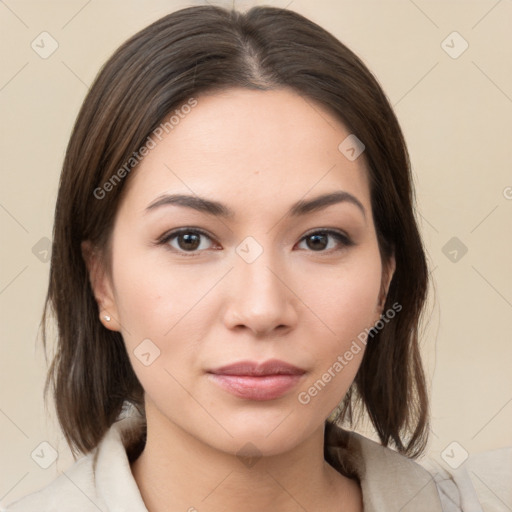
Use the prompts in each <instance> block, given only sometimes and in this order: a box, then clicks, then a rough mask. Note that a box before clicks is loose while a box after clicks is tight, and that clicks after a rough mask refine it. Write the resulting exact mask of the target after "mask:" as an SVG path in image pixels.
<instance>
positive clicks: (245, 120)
mask: <svg viewBox="0 0 512 512" xmlns="http://www.w3.org/2000/svg"><path fill="white" fill-rule="evenodd" d="M348 135H349V132H348V131H347V130H346V128H345V127H344V126H343V124H341V123H340V121H338V120H337V119H336V118H335V117H333V116H332V115H331V114H330V113H329V112H328V111H327V110H326V109H324V108H323V107H322V106H320V105H318V104H316V103H314V102H312V101H310V100H308V101H305V99H303V98H302V97H301V96H299V95H297V94H296V93H294V92H292V91H289V90H285V89H281V90H274V91H252V90H248V89H229V90H225V91H222V92H220V93H219V92H216V93H214V94H209V95H204V96H200V97H198V98H197V105H196V106H195V107H194V108H193V109H191V111H190V112H189V113H188V114H187V115H186V116H183V118H181V119H180V121H179V123H178V124H176V125H174V127H173V129H172V131H170V132H169V133H168V134H167V135H166V136H165V137H163V138H162V140H161V142H159V143H158V144H157V145H156V147H154V148H153V149H152V150H151V151H150V152H149V154H147V155H146V157H145V158H144V160H143V161H142V163H141V164H140V166H139V167H138V168H137V169H136V170H134V171H132V172H133V174H132V175H131V176H130V177H129V181H128V183H127V184H126V189H125V190H124V196H123V200H122V202H121V205H120V207H119V209H118V212H117V216H116V220H115V225H114V229H113V233H112V239H111V255H110V257H111V264H112V272H111V274H110V275H107V273H106V272H101V271H100V272H98V273H97V274H95V275H96V277H95V280H94V284H93V286H94V289H95V294H96V297H97V300H98V302H99V303H100V306H101V308H102V312H103V313H105V314H108V315H110V316H111V318H112V320H111V321H110V322H108V323H106V322H105V321H104V325H105V326H106V327H107V328H109V329H114V330H118V331H120V332H121V334H122V336H123V339H124V341H125V344H126V348H127V352H128V355H129V357H130V359H131V363H132V365H133V368H134V370H135V373H136V375H137V377H138V378H139V380H140V382H141V384H142V386H143V388H144V390H145V393H146V408H147V413H148V421H149V420H150V418H149V411H152V412H151V414H152V415H153V416H155V415H158V416H159V418H160V419H161V421H164V422H167V423H168V425H169V426H172V427H173V428H178V429H180V431H182V432H186V433H187V434H189V435H192V436H193V437H194V438H196V439H198V440H200V441H202V442H204V443H206V444H208V445H210V446H212V447H215V448H217V449H219V450H223V451H225V452H229V453H235V452H237V451H238V450H239V449H240V448H241V447H243V446H244V445H246V443H248V442H250V443H252V444H253V445H255V446H256V447H257V448H258V450H259V451H260V452H261V453H263V454H267V455H271V454H277V453H280V452H283V451H285V450H289V449H291V448H293V447H294V446H297V445H299V444H300V443H301V442H304V441H305V440H306V439H308V438H309V436H311V435H312V434H313V433H314V432H318V429H320V428H323V424H324V421H325V419H326V418H327V417H328V416H329V414H330V413H331V412H332V411H333V410H334V409H335V408H336V406H337V404H338V403H339V402H340V400H341V399H342V398H343V396H344V395H345V393H346V391H347V389H348V388H349V386H350V384H351V383H352V381H353V380H354V377H355V375H356V373H357V370H358V368H359V366H360V363H361V360H362V357H363V354H364V348H365V345H364V344H363V343H361V342H357V340H358V335H360V334H361V333H362V332H365V329H368V328H370V327H371V326H372V325H373V324H374V323H375V322H376V321H377V320H378V319H379V317H380V314H381V312H382V299H383V297H382V293H381V291H382V287H384V290H385V289H386V288H387V286H388V284H389V277H390V276H389V277H386V272H384V270H385V267H384V266H383V263H382V262H381V258H380V254H379V247H378V244H377V238H376V232H375V227H374V223H373V219H372V209H371V203H370V191H369V183H368V175H367V171H366V169H365V163H364V154H363V155H362V156H360V157H359V158H357V159H356V160H354V161H351V160H349V159H347V158H346V157H345V156H344V154H343V153H342V152H340V150H339V149H338V146H339V145H340V143H341V142H342V141H343V140H344V139H345V138H346V137H347V136H348ZM334 194H336V196H334ZM177 195H180V196H187V197H188V199H187V198H183V197H182V198H181V199H176V196H177ZM324 195H329V196H330V198H331V200H330V201H323V203H322V201H320V202H316V203H315V200H316V199H318V198H320V197H322V196H324ZM173 198H174V199H173ZM199 198H201V199H202V201H201V200H199ZM104 200H108V196H107V198H105V199H104ZM209 202H211V203H209ZM388 274H389V273H388ZM354 341H356V343H355V344H354ZM348 353H350V354H351V356H350V354H348ZM326 375H327V376H326Z"/></svg>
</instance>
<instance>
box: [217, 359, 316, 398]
mask: <svg viewBox="0 0 512 512" xmlns="http://www.w3.org/2000/svg"><path fill="white" fill-rule="evenodd" d="M305 373H306V371H305V370H303V369H302V368H298V367H296V366H293V365H291V364H289V363H286V362H284V361H279V360H277V359H271V360H269V361H265V362H262V363H257V362H253V361H239V362H236V363H233V364H230V365H226V366H222V367H219V368H215V369H213V370H210V371H208V376H209V378H210V379H211V380H212V381H213V382H214V383H215V384H217V385H218V386H220V387H221V388H222V389H224V391H227V392H228V393H230V394H232V395H235V396H237V397H239V398H243V399H246V400H259V401H263V400H275V399H277V398H280V397H282V396H283V395H285V394H286V393H287V392H288V391H290V390H291V389H292V388H294V387H295V386H296V385H297V384H298V382H299V381H300V380H301V378H302V376H303V375H304V374H305Z"/></svg>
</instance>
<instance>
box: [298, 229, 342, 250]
mask: <svg viewBox="0 0 512 512" xmlns="http://www.w3.org/2000/svg"><path fill="white" fill-rule="evenodd" d="M329 237H331V240H332V239H333V238H334V239H335V240H336V241H337V242H338V245H340V246H342V247H347V246H350V245H352V242H351V240H350V239H349V238H348V237H347V236H346V235H344V234H342V233H339V232H338V231H332V230H325V231H315V232H314V233H310V234H309V235H306V236H305V237H303V238H302V239H301V242H302V241H304V242H305V243H306V245H307V246H308V248H309V249H312V250H313V251H314V252H326V251H325V249H333V248H335V247H336V243H332V244H329Z"/></svg>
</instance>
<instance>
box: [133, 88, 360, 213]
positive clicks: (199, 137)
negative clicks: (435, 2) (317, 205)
mask: <svg viewBox="0 0 512 512" xmlns="http://www.w3.org/2000/svg"><path fill="white" fill-rule="evenodd" d="M195 100H196V102H197V103H196V104H195V106H194V107H192V108H190V109H189V108H187V109H186V110H183V111H181V112H180V111H179V109H178V112H177V113H176V114H178V115H175V116H174V117H173V123H172V125H170V124H168V125H167V127H166V126H165V125H161V130H160V132H163V133H160V136H159V137H155V136H154V135H153V136H152V139H153V140H154V142H155V144H154V147H153V149H151V150H150V151H149V152H148V154H147V155H146V156H145V157H144V159H143V160H142V162H141V163H140V165H139V166H138V167H137V168H136V169H135V170H134V171H132V173H133V174H132V175H131V176H130V179H129V180H128V181H129V182H128V183H127V184H126V186H127V190H125V191H124V192H125V193H124V197H125V201H126V202H128V203H130V204H131V205H132V206H135V207H136V208H137V210H140V209H141V208H142V207H146V206H147V205H148V204H149V203H150V202H151V201H152V200H153V199H154V198H155V197H157V196H158V195H161V194H163V193H175V192H181V193H187V194H197V195H200V196H206V197H211V198H214V199H219V200H222V201H224V202H228V203H229V204H230V205H231V207H232V209H233V210H235V212H236V211H237V210H243V211H250V209H251V205H254V207H255V208H256V209H259V210H261V208H262V204H264V205H265V206H266V207H270V206H271V205H274V204H275V205H278V204H281V203H285V204H291V203H292V202H296V201H297V200H298V199H300V198H302V197H308V195H311V196H312V195H317V194H320V193H323V192H326V191H333V190H344V191H346V192H349V193H351V194H353V195H355V196H357V197H358V198H359V200H360V201H361V202H362V203H363V204H365V206H366V207H368V208H370V197H369V189H368V179H367V171H366V166H365V162H364V154H363V155H361V157H359V158H357V159H356V160H353V161H352V160H350V159H348V158H347V157H346V156H345V154H344V153H342V152H341V151H340V149H339V146H340V144H341V143H342V142H343V141H344V140H345V139H346V138H347V137H348V136H349V135H350V132H349V131H348V130H347V128H346V127H345V126H344V125H343V123H342V122H341V121H340V120H339V119H338V118H337V117H336V116H334V115H333V114H332V113H330V112H329V110H328V109H326V108H325V107H323V106H322V105H320V104H318V103H316V102H314V101H313V100H311V99H310V98H307V97H304V96H301V95H299V94H297V93H296V92H294V91H292V90H290V89H277V90H267V91H260V90H250V89H243V88H234V89H227V90H223V91H220V92H214V93H208V94H204V95H200V96H198V97H196V98H195ZM192 104H193V103H192ZM169 118H170V116H167V118H166V119H165V120H164V122H165V121H166V120H167V119H169ZM166 132H167V133H166ZM159 139H161V140H159ZM253 213H254V212H253Z"/></svg>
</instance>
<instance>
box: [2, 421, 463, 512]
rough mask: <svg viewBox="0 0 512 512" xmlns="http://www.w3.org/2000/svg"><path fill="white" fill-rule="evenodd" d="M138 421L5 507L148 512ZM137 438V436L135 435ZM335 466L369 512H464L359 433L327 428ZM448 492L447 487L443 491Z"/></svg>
mask: <svg viewBox="0 0 512 512" xmlns="http://www.w3.org/2000/svg"><path fill="white" fill-rule="evenodd" d="M138 421H139V420H138V419H137V418H136V417H134V416H131V417H130V416H128V417H125V418H123V419H121V420H119V421H118V422H116V423H115V424H114V425H113V426H112V427H111V429H110V430H109V431H108V432H107V434H106V436H105V437H104V438H103V440H102V441H101V443H100V444H99V445H98V447H97V448H96V449H95V450H94V451H92V452H91V453H89V454H88V455H86V456H84V457H82V458H81V459H79V460H78V461H76V462H75V463H74V465H73V466H71V468H70V469H68V470H66V471H64V472H63V473H62V474H61V475H60V476H59V477H57V478H56V479H55V480H54V481H53V482H51V483H50V484H49V485H48V486H46V487H45V488H43V489H42V490H40V491H37V492H35V493H33V494H30V495H28V496H26V497H24V498H22V499H20V500H18V501H16V502H14V503H12V504H10V505H9V506H7V509H3V510H4V511H7V512H36V511H37V512H98V511H99V510H101V511H104V512H114V511H116V512H117V511H123V512H124V511H131V512H147V509H146V507H145V505H144V502H143V501H142V497H141V495H140V492H139V489H138V487H137V484H136V482H135V480H134V478H133V476H132V473H131V469H130V463H129V460H128V456H127V454H126V445H127V442H128V441H127V439H128V438H129V436H130V434H133V429H134V427H136V425H137V422H138ZM132 437H133V436H132ZM326 445H327V446H328V448H327V450H328V455H329V456H330V457H331V458H332V461H333V462H331V463H333V465H334V466H335V467H336V466H338V467H336V469H338V471H339V470H340V467H341V466H340V465H341V464H343V468H345V471H344V472H345V473H346V472H347V471H348V472H352V471H354V472H355V474H356V475H357V478H358V479H359V481H360V483H361V488H362V493H363V502H364V511H365V512H465V511H463V509H462V508H460V497H459V496H458V493H457V488H456V487H454V486H452V488H450V493H449V494H451V496H447V495H446V493H445V492H444V491H443V485H442V482H436V481H435V480H434V478H433V477H432V476H431V474H430V473H429V472H428V471H427V470H426V469H424V468H423V467H421V466H420V465H419V464H417V463H416V462H413V461H412V460H410V459H408V458H406V457H404V456H402V455H400V454H398V453H397V452H395V451H393V450H391V449H389V448H384V447H383V446H381V445H380V444H378V443H375V442H374V441H371V440H370V439H367V438H365V437H363V436H361V435H359V434H357V433H355V432H349V431H345V430H341V429H338V428H337V427H335V428H333V429H329V432H328V433H327V432H326ZM445 489H446V487H445Z"/></svg>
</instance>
